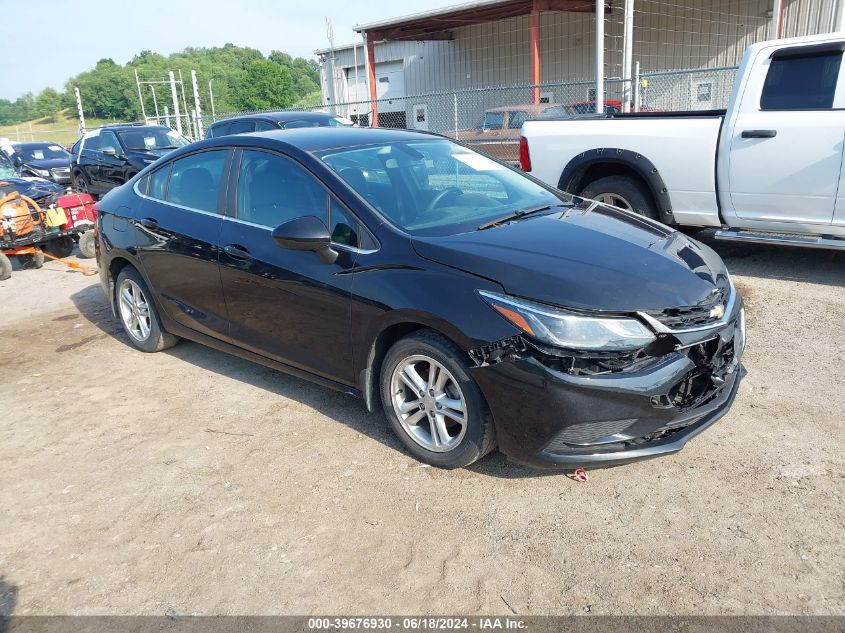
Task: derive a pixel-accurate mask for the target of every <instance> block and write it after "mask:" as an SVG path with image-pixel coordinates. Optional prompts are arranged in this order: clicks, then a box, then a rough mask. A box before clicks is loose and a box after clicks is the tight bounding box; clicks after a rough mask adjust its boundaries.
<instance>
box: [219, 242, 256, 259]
mask: <svg viewBox="0 0 845 633" xmlns="http://www.w3.org/2000/svg"><path fill="white" fill-rule="evenodd" d="M223 252H224V253H226V254H227V255H228V256H229V257H232V258H234V259H252V255H250V254H249V251H248V250H246V249H245V248H243V247H241V246H238V245H237V244H229V245H228V246H224V247H223Z"/></svg>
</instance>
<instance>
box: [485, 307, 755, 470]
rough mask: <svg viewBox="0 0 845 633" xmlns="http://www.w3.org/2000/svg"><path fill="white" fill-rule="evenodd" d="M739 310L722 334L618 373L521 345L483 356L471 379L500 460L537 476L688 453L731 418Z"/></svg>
mask: <svg viewBox="0 0 845 633" xmlns="http://www.w3.org/2000/svg"><path fill="white" fill-rule="evenodd" d="M731 307H732V308H733V309H732V310H731V314H730V317H729V320H727V322H726V323H724V324H723V325H721V326H720V327H715V328H710V329H702V330H700V331H697V332H694V333H685V334H683V335H680V334H679V335H677V336H672V337H671V340H672V346H671V347H670V351H668V353H665V354H663V355H661V356H659V357H658V356H655V357H651V358H646V359H642V358H641V359H639V360H637V361H636V362H633V363H631V364H630V365H629V366H628V367H621V368H619V369H615V370H607V371H594V372H584V371H583V370H575V371H573V367H575V366H576V364H575V363H571V362H570V361H569V360H561V359H557V358H554V357H550V356H549V355H548V354H545V353H542V352H540V351H538V350H537V349H536V348H535V347H533V346H532V345H530V344H528V345H526V344H525V342H524V341H520V340H514V341H512V342H506V343H505V344H494V345H492V346H488V347H486V348H484V350H481V351H475V353H473V354H472V355H473V358H474V359H475V360H476V363H477V364H478V366H477V367H474V368H472V369H470V373H471V374H472V375H473V377H474V378H475V380H476V381H477V383H478V384H479V386H480V387H481V390H482V392H483V393H484V395H485V397H486V399H487V402H488V404H489V406H490V409H491V412H492V414H493V420H494V423H495V425H496V433H497V438H498V442H499V448H500V450H502V452H504V453H505V454H506V455H507V456H508V457H509V458H510V459H512V460H513V461H516V462H519V463H523V464H527V465H530V466H533V467H539V468H554V467H562V468H575V467H577V466H588V465H589V466H593V467H595V466H604V465H607V466H609V465H618V464H624V463H628V462H632V461H637V460H641V459H647V458H652V457H659V456H662V455H668V454H671V453H676V452H678V451H680V450H681V449H682V448H683V447H684V445H685V444H686V442H688V441H689V440H690V439H692V438H693V437H695V436H696V435H698V434H699V433H701V432H702V431H704V430H705V429H706V428H707V427H709V426H710V425H712V424H713V423H714V422H716V421H717V420H718V419H719V418H721V417H722V416H723V415H724V414H725V413H726V412H727V410H728V409H729V408H730V406H731V404H732V403H733V401H734V399H735V397H736V393H737V390H738V388H739V383H740V381H741V379H742V376H743V375H744V369H743V367H742V364H741V356H742V352H743V348H744V344H745V332H744V313H743V310H742V305H741V299H740V300H739V301H737V302H736V305H732V306H731ZM482 356H483V358H482Z"/></svg>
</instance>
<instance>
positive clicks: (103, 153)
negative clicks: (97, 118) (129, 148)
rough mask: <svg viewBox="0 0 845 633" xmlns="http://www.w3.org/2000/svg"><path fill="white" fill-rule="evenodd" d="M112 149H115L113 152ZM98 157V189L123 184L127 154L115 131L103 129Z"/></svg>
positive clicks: (111, 187) (106, 188)
mask: <svg viewBox="0 0 845 633" xmlns="http://www.w3.org/2000/svg"><path fill="white" fill-rule="evenodd" d="M111 150H114V153H111ZM97 159H98V166H97V169H96V173H97V188H98V189H105V190H108V189H113V188H114V187H116V186H117V185H120V184H123V182H124V180H123V178H122V176H123V174H124V172H125V170H126V156H125V154H124V151H123V148H122V147H121V145H120V141H119V140H118V138H117V135H116V134H115V133H114V132H112V131H110V130H103V131H102V132H101V133H100V151H99V152H98V155H97Z"/></svg>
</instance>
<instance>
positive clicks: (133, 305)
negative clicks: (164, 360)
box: [117, 279, 151, 343]
mask: <svg viewBox="0 0 845 633" xmlns="http://www.w3.org/2000/svg"><path fill="white" fill-rule="evenodd" d="M117 296H118V304H119V305H120V318H121V319H122V320H123V326H124V327H125V328H126V331H127V332H129V336H131V337H132V338H134V339H135V340H136V341H138V342H141V343H143V342H144V341H146V340H147V339H148V338H149V336H150V318H151V316H150V306H149V303H148V302H147V298H146V297H145V296H144V293H143V291H142V290H141V287H140V286H139V285H138V284H136V283H135V282H134V281H132V280H131V279H124V280H123V283H121V284H120V288H119V289H118V295H117Z"/></svg>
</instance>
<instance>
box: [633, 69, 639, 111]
mask: <svg viewBox="0 0 845 633" xmlns="http://www.w3.org/2000/svg"><path fill="white" fill-rule="evenodd" d="M639 111H640V62H637V63H636V64H634V112H639Z"/></svg>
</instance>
